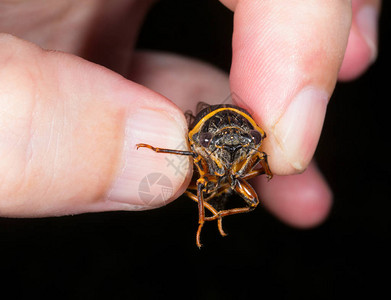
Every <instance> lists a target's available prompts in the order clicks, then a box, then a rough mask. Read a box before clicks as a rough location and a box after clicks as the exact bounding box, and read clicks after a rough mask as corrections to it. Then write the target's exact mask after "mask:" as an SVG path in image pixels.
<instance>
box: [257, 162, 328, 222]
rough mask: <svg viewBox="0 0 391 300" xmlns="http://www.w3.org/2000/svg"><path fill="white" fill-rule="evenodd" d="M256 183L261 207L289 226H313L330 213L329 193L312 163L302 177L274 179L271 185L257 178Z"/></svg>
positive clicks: (300, 175)
mask: <svg viewBox="0 0 391 300" xmlns="http://www.w3.org/2000/svg"><path fill="white" fill-rule="evenodd" d="M257 182H258V183H259V195H260V201H261V204H262V203H263V204H264V205H265V206H266V207H267V208H268V209H269V210H270V211H271V212H273V213H274V214H275V215H276V216H277V217H278V218H279V219H280V220H282V221H284V222H285V223H287V224H289V225H292V226H295V227H301V228H308V227H313V226H316V225H318V224H320V223H322V222H323V221H324V219H325V218H326V217H327V215H328V214H329V212H330V209H331V205H332V193H331V191H330V189H329V187H328V186H327V184H326V182H325V180H324V178H323V176H322V175H321V173H320V172H319V170H318V169H317V168H316V166H315V165H314V164H313V163H312V164H310V165H309V167H308V168H307V169H306V170H305V172H303V173H302V174H299V175H290V176H275V177H273V179H272V180H271V181H270V182H267V181H266V180H265V179H264V178H259V179H257Z"/></svg>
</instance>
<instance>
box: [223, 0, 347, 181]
mask: <svg viewBox="0 0 391 300" xmlns="http://www.w3.org/2000/svg"><path fill="white" fill-rule="evenodd" d="M350 23H351V6H350V2H349V1H322V0H316V1H311V3H309V2H308V1H304V0H300V1H288V2H287V1H283V0H275V1H252V0H242V1H238V2H237V5H236V7H235V20H234V34H233V59H232V68H231V74H230V82H231V89H232V91H233V93H235V94H236V95H237V102H238V103H239V105H241V106H243V107H245V108H247V109H248V110H249V111H250V112H252V113H253V116H254V117H255V119H256V121H257V122H258V123H259V124H260V125H261V127H263V129H264V130H265V132H266V133H267V136H268V138H267V140H266V144H265V152H266V153H268V154H269V155H270V165H271V169H272V170H273V172H274V173H276V174H292V173H296V172H302V171H303V170H304V169H305V168H306V167H307V165H308V163H309V162H310V160H311V159H312V156H313V154H314V151H315V148H316V146H317V143H318V140H319V136H320V133H321V129H322V126H323V120H324V116H325V113H326V108H327V103H328V100H329V97H330V95H331V93H332V91H333V89H334V86H335V83H336V80H337V75H338V71H339V68H340V66H341V63H342V58H343V55H344V52H345V49H346V44H347V39H348V34H349V29H350Z"/></svg>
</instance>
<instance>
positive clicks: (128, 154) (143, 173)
mask: <svg viewBox="0 0 391 300" xmlns="http://www.w3.org/2000/svg"><path fill="white" fill-rule="evenodd" d="M186 133H187V129H186V122H185V121H184V118H179V117H176V116H171V115H170V114H169V113H168V112H165V111H163V110H159V109H146V108H143V109H139V110H137V111H132V112H131V113H130V114H129V117H128V119H127V122H126V126H125V139H124V149H123V157H122V161H121V162H120V167H119V168H118V169H119V171H118V175H117V177H116V179H115V181H114V184H113V186H112V188H111V190H110V192H109V195H108V200H109V201H113V202H119V203H123V204H127V205H128V207H127V209H129V210H142V209H150V208H154V207H160V206H162V205H165V204H166V203H168V202H169V201H170V200H171V199H173V198H175V197H177V196H179V195H176V192H177V191H178V187H180V186H181V185H183V183H184V180H185V178H186V176H187V173H188V172H189V164H190V163H189V158H188V157H183V156H182V157H179V158H178V157H175V155H170V154H163V153H156V152H154V151H152V150H150V149H147V148H139V149H138V150H137V147H136V144H138V143H146V144H150V145H152V146H155V147H160V148H169V149H182V150H184V149H186V145H187V144H186Z"/></svg>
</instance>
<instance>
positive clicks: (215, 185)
mask: <svg viewBox="0 0 391 300" xmlns="http://www.w3.org/2000/svg"><path fill="white" fill-rule="evenodd" d="M189 119H190V120H191V124H190V125H189V134H188V139H189V144H190V151H182V150H173V149H163V148H157V147H153V146H151V145H148V144H137V149H138V148H140V147H146V148H149V149H151V150H153V151H155V152H159V153H171V154H177V155H188V156H192V157H193V162H194V165H195V166H196V171H195V172H197V173H196V174H195V175H196V180H195V181H193V183H192V184H190V186H189V188H188V189H187V191H186V192H185V194H186V195H187V196H188V197H190V198H191V199H192V200H194V201H196V202H197V203H198V213H199V221H198V224H199V225H198V230H197V235H196V244H197V246H198V247H201V241H200V235H201V229H202V227H203V225H204V223H205V221H213V220H217V225H218V229H219V231H220V234H221V235H222V236H225V235H226V233H225V232H224V230H223V227H222V218H223V217H226V216H229V215H233V214H238V213H245V212H249V211H251V210H253V209H254V208H255V207H256V206H257V205H258V203H259V200H258V196H257V194H256V192H255V191H254V189H253V188H252V187H251V185H250V184H249V183H248V182H247V180H249V179H251V178H253V177H255V176H258V175H261V174H266V176H267V177H268V179H271V178H272V176H273V174H272V172H271V171H270V168H269V165H268V162H267V154H266V153H265V152H263V151H262V149H261V148H262V141H263V140H264V139H265V137H266V134H265V132H264V131H263V130H262V129H261V128H260V127H259V126H258V125H257V124H256V123H255V121H254V120H253V118H252V117H251V115H250V114H249V113H248V112H247V111H246V110H244V109H243V108H240V107H237V106H234V105H228V104H222V105H212V106H207V107H205V108H203V109H202V110H201V111H199V112H198V114H197V115H196V116H195V117H194V116H190V115H189ZM231 192H236V193H237V194H238V195H239V196H241V197H242V198H243V199H244V201H245V202H246V204H247V205H246V206H244V207H239V208H230V209H224V208H220V206H221V205H219V204H221V203H219V201H220V200H219V199H223V198H224V197H225V196H226V195H227V194H230V193H231ZM205 209H207V210H208V211H209V212H210V213H211V215H210V216H206V215H205Z"/></svg>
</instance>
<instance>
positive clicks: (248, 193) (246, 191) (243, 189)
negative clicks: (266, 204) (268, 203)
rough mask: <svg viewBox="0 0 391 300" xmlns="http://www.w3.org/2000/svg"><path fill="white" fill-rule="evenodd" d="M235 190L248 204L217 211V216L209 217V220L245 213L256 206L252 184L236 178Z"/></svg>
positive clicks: (256, 198) (257, 201)
mask: <svg viewBox="0 0 391 300" xmlns="http://www.w3.org/2000/svg"><path fill="white" fill-rule="evenodd" d="M235 191H236V192H237V193H238V194H239V195H240V196H241V197H242V198H243V199H244V200H245V201H246V203H247V204H248V206H246V207H240V208H232V209H227V210H221V211H219V212H218V215H217V216H213V217H210V218H209V220H212V219H213V220H216V219H217V218H222V217H226V216H230V215H235V214H240V213H246V212H249V211H252V210H253V209H254V208H255V207H257V205H258V203H259V200H258V196H257V193H256V192H255V191H254V189H253V188H252V186H251V185H250V184H249V183H248V182H247V181H246V180H244V179H242V178H238V179H237V184H236V186H235Z"/></svg>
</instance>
